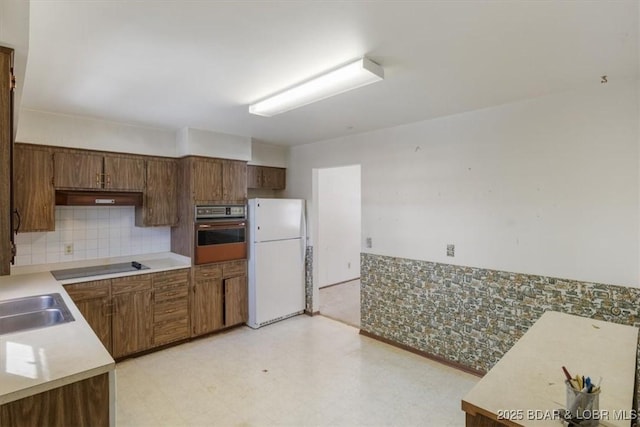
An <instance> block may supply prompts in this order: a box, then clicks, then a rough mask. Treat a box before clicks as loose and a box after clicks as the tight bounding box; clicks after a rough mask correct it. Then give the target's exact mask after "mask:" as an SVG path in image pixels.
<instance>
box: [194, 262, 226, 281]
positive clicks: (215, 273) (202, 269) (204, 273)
mask: <svg viewBox="0 0 640 427" xmlns="http://www.w3.org/2000/svg"><path fill="white" fill-rule="evenodd" d="M195 276H196V277H195V280H196V281H197V280H202V279H221V278H222V267H220V266H219V265H201V266H198V267H196V273H195Z"/></svg>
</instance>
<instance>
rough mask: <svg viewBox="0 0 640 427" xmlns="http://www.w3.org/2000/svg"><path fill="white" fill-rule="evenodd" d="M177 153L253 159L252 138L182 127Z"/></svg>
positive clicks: (178, 137) (177, 141)
mask: <svg viewBox="0 0 640 427" xmlns="http://www.w3.org/2000/svg"><path fill="white" fill-rule="evenodd" d="M176 144H177V155H178V156H180V157H182V156H187V155H195V156H206V157H219V158H222V159H234V160H245V161H248V160H251V138H249V137H246V136H238V135H229V134H226V133H219V132H211V131H208V130H201V129H193V128H182V129H181V130H180V131H178V136H177V139H176Z"/></svg>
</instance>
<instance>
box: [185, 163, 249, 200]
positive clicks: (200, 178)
mask: <svg viewBox="0 0 640 427" xmlns="http://www.w3.org/2000/svg"><path fill="white" fill-rule="evenodd" d="M192 167H193V175H192V177H193V199H194V201H195V202H196V203H206V202H211V203H216V202H225V203H239V204H244V203H245V202H246V199H247V163H246V162H243V161H239V160H226V159H208V158H200V157H194V158H193V159H192Z"/></svg>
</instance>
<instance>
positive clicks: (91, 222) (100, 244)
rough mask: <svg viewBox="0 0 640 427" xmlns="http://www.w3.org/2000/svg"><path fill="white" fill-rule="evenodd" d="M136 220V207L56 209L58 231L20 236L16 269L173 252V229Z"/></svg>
mask: <svg viewBox="0 0 640 427" xmlns="http://www.w3.org/2000/svg"><path fill="white" fill-rule="evenodd" d="M134 221H135V217H134V207H133V206H120V207H106V206H101V207H93V206H88V207H87V206H56V229H55V231H51V232H42V233H18V234H17V235H16V246H17V256H16V266H23V265H34V264H52V263H57V262H66V261H80V260H85V259H98V258H112V257H118V256H126V255H138V254H148V253H155V252H169V251H170V248H171V234H170V231H169V227H145V228H141V227H136V226H135V225H134ZM68 244H73V253H71V254H67V253H65V245H68Z"/></svg>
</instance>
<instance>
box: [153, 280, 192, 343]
mask: <svg viewBox="0 0 640 427" xmlns="http://www.w3.org/2000/svg"><path fill="white" fill-rule="evenodd" d="M189 276H190V270H188V269H182V270H171V271H165V272H162V273H156V274H153V275H152V281H153V292H154V296H153V343H152V344H153V346H159V345H164V344H168V343H171V342H174V341H179V340H183V339H186V338H189Z"/></svg>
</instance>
